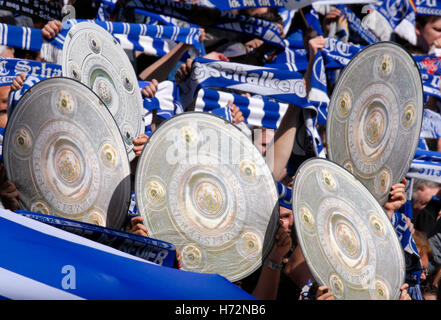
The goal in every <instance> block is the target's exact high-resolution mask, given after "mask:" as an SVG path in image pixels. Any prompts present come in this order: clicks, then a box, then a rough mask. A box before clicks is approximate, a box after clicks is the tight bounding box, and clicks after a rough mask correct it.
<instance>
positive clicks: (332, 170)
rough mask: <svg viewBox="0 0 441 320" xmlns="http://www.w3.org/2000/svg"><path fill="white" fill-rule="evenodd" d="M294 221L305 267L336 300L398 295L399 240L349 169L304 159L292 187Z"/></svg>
mask: <svg viewBox="0 0 441 320" xmlns="http://www.w3.org/2000/svg"><path fill="white" fill-rule="evenodd" d="M292 203H293V214H294V225H295V229H296V232H297V237H298V239H299V244H300V247H301V249H302V253H303V255H304V257H305V260H306V262H307V265H308V267H309V270H310V271H311V274H312V275H313V277H314V279H315V280H316V281H317V282H318V283H319V285H327V286H329V288H330V290H331V291H332V293H333V294H334V297H335V298H336V299H338V300H389V299H398V298H399V297H400V287H401V286H402V285H403V284H404V279H405V261H404V253H403V249H402V248H401V244H400V242H399V240H398V237H397V235H396V233H395V230H394V228H393V226H392V224H391V222H390V221H389V219H388V217H387V215H386V214H385V213H384V211H383V208H382V207H381V206H380V204H379V203H378V201H377V200H376V199H375V197H374V196H373V195H372V194H371V192H370V191H369V190H368V189H367V188H366V187H365V186H364V185H363V184H362V183H361V182H360V181H359V180H358V179H357V178H356V177H355V176H354V175H352V174H351V173H350V172H348V171H347V170H346V169H344V168H343V167H341V166H340V165H338V164H336V163H334V162H332V161H330V160H326V159H321V158H313V159H310V160H307V161H305V162H304V163H303V164H302V165H301V166H300V167H299V169H298V170H297V173H296V178H295V180H294V186H293V197H292Z"/></svg>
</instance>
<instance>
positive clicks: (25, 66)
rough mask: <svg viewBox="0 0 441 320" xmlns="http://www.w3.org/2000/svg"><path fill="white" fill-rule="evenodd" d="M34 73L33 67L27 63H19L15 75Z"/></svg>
mask: <svg viewBox="0 0 441 320" xmlns="http://www.w3.org/2000/svg"><path fill="white" fill-rule="evenodd" d="M31 71H32V67H31V66H30V65H29V63H28V62H27V61H18V62H17V65H16V66H15V70H14V73H15V74H20V73H22V72H23V73H26V74H28V73H30V72H31Z"/></svg>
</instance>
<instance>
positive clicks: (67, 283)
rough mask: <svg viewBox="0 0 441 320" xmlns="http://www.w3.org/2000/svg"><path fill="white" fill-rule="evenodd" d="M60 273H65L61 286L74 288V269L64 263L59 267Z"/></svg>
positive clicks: (66, 288)
mask: <svg viewBox="0 0 441 320" xmlns="http://www.w3.org/2000/svg"><path fill="white" fill-rule="evenodd" d="M61 273H62V274H66V275H65V276H64V277H63V279H62V280H61V287H62V288H63V289H64V290H68V289H72V290H73V289H76V271H75V268H74V267H73V266H71V265H66V266H64V267H63V268H62V269H61Z"/></svg>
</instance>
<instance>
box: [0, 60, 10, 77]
mask: <svg viewBox="0 0 441 320" xmlns="http://www.w3.org/2000/svg"><path fill="white" fill-rule="evenodd" d="M7 63H8V61H2V62H0V76H6V75H8V74H9V71H8V69H7V68H6V64H7Z"/></svg>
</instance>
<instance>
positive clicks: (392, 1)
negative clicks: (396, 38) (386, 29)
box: [375, 0, 415, 29]
mask: <svg viewBox="0 0 441 320" xmlns="http://www.w3.org/2000/svg"><path fill="white" fill-rule="evenodd" d="M375 8H376V10H377V11H378V12H379V13H380V14H381V15H382V16H383V17H384V18H385V19H386V21H387V22H388V23H389V25H390V26H391V27H392V29H395V28H396V27H397V26H398V25H399V24H400V23H401V21H402V20H404V19H405V18H406V17H407V16H408V15H409V14H410V13H411V12H415V4H414V3H413V1H412V0H386V1H383V2H382V3H381V4H380V5H376V6H375Z"/></svg>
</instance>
